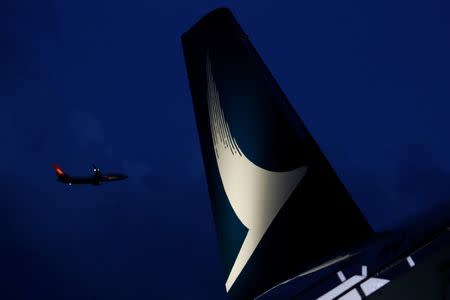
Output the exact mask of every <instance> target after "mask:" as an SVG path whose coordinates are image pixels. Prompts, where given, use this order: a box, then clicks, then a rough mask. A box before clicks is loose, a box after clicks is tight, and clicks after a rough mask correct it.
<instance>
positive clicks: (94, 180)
mask: <svg viewBox="0 0 450 300" xmlns="http://www.w3.org/2000/svg"><path fill="white" fill-rule="evenodd" d="M52 167H53V169H54V170H55V172H56V176H57V177H58V179H57V180H58V181H59V182H62V183H66V184H68V185H72V184H92V185H100V184H101V183H103V182H110V181H117V180H124V179H127V178H128V176H127V175H124V174H120V173H111V174H102V173H101V172H100V169H99V168H97V166H96V165H95V164H93V165H92V167H93V169H94V174H93V175H92V176H70V175H69V174H67V173H66V172H64V171H63V170H62V168H61V167H60V166H59V165H57V164H52Z"/></svg>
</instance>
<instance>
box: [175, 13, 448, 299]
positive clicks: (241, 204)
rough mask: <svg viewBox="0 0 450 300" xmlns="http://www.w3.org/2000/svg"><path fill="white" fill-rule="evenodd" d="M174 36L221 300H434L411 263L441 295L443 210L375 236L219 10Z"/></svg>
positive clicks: (237, 27)
mask: <svg viewBox="0 0 450 300" xmlns="http://www.w3.org/2000/svg"><path fill="white" fill-rule="evenodd" d="M181 40H182V46H183V52H184V58H185V63H186V69H187V75H188V79H189V86H190V91H191V95H192V100H193V106H194V112H195V116H196V123H197V129H198V133H199V137H200V145H201V151H202V155H203V162H204V167H205V174H206V179H207V183H208V191H209V196H210V199H211V203H212V205H211V207H212V210H213V215H214V221H215V227H216V232H217V236H218V242H219V249H220V251H221V257H222V260H223V264H224V278H225V291H224V292H225V293H226V294H227V295H228V297H229V298H230V299H233V300H249V299H321V300H329V299H346V300H348V299H363V298H366V297H372V296H374V297H377V298H375V299H399V298H401V296H400V297H399V295H402V292H401V291H402V287H403V291H404V292H405V295H406V294H408V295H412V296H413V297H411V298H409V299H413V298H414V299H436V298H430V295H431V293H426V292H425V293H423V294H421V293H418V292H414V290H413V291H412V292H410V291H408V292H407V291H406V290H405V289H409V290H411V289H414V286H412V287H411V286H408V284H405V283H403V284H401V282H407V279H403V278H404V277H405V276H406V277H408V276H410V277H412V278H414V285H415V287H417V286H420V282H421V281H420V278H421V277H420V274H421V273H417V272H424V271H420V270H423V269H426V268H425V267H424V268H422V269H421V268H419V267H420V266H419V265H420V264H422V265H423V266H435V265H439V268H438V267H436V268H434V269H433V268H432V267H429V268H428V270H440V271H435V272H434V273H433V272H432V271H430V272H431V275H432V276H435V277H432V276H431V275H430V274H428V275H429V276H425V277H428V278H439V279H440V280H436V281H433V280H428V281H433V282H434V284H429V285H428V288H429V289H434V292H433V293H434V294H433V295H435V294H436V295H437V294H439V295H444V294H443V293H445V291H447V293H448V291H450V288H449V287H450V280H448V279H445V278H443V276H449V275H448V274H450V264H448V263H445V261H450V252H448V251H447V252H445V251H444V258H442V257H441V256H437V257H436V254H435V253H441V252H442V250H439V249H441V247H442V245H447V246H448V245H450V233H449V230H448V226H449V225H450V209H449V207H447V208H443V209H439V210H438V212H433V213H431V212H430V213H429V214H427V215H426V216H424V217H423V218H422V219H416V220H414V221H411V224H404V225H402V227H400V228H392V230H390V231H388V232H377V231H375V230H374V229H373V227H372V226H371V224H370V223H369V222H368V221H367V219H366V217H365V216H364V214H363V213H362V212H361V211H360V209H359V207H358V205H357V203H356V202H355V201H354V200H353V199H352V198H351V196H350V194H349V193H348V192H347V190H346V188H345V186H344V185H343V183H342V182H341V181H340V180H339V178H338V176H337V175H336V173H335V172H334V170H333V169H332V167H331V165H330V163H329V162H328V161H327V159H326V158H325V156H324V154H323V153H322V151H321V150H320V148H319V146H318V144H317V143H316V142H315V140H314V139H313V137H312V136H311V134H310V133H309V131H308V130H307V128H306V126H305V125H304V124H303V122H302V120H301V119H300V117H299V116H298V114H297V113H296V111H295V109H294V108H293V107H292V106H291V104H290V103H289V101H288V99H287V97H286V96H285V94H284V93H283V92H282V90H281V89H280V87H279V86H278V84H277V82H276V81H275V79H274V78H273V76H272V74H271V73H270V71H269V70H268V68H267V67H266V65H265V64H264V63H263V61H262V59H261V58H260V56H259V55H258V54H257V52H256V50H255V49H254V48H253V45H252V44H251V42H250V41H249V38H248V36H247V34H245V32H244V31H243V30H242V28H241V27H240V25H239V24H238V22H237V21H236V20H235V18H234V16H233V15H232V13H231V12H230V10H229V9H227V8H219V9H216V10H214V11H212V12H210V13H209V14H208V15H206V16H205V17H203V18H202V19H201V20H200V21H198V22H197V23H196V24H195V25H194V26H193V27H192V28H190V29H189V30H188V31H187V32H185V33H184V34H183V35H182V38H181ZM440 251H441V252H440ZM445 253H446V255H445ZM445 258H446V259H445ZM439 259H441V260H439ZM442 261H443V262H442ZM439 262H441V263H439ZM416 265H417V266H418V267H416ZM442 270H443V271H442ZM411 274H413V275H414V274H415V276H412V275H411ZM446 274H447V275H446ZM396 279H398V280H399V282H400V283H399V285H400V287H397V284H396ZM441 283H442V284H441ZM424 288H425V287H424ZM392 289H393V290H394V291H391V292H390V290H392ZM416 289H417V288H416ZM384 291H386V292H384ZM399 291H400V292H399ZM383 293H384V294H383ZM399 293H400V294H399ZM389 295H391V296H389ZM392 295H394V296H392ZM420 295H424V297H423V298H419V297H420ZM389 297H392V298H389ZM439 299H440V298H439Z"/></svg>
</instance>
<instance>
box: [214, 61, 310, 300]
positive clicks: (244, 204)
mask: <svg viewBox="0 0 450 300" xmlns="http://www.w3.org/2000/svg"><path fill="white" fill-rule="evenodd" d="M206 60H207V61H206V76H207V98H208V112H209V122H210V127H211V135H212V140H213V144H214V151H215V155H216V160H217V165H218V168H219V173H220V177H221V179H222V184H223V187H224V190H225V193H226V195H227V197H228V200H229V201H230V204H231V207H232V208H233V210H234V212H235V214H236V216H237V217H238V218H239V220H240V221H241V222H242V224H244V226H245V227H246V228H247V229H248V232H247V235H246V237H245V239H244V242H243V244H242V246H241V248H240V251H239V253H238V255H237V257H236V260H235V261H234V264H233V266H232V268H231V271H230V274H229V275H228V278H227V281H226V284H225V286H226V290H227V292H228V291H229V290H230V288H231V287H232V286H233V284H234V283H235V281H236V279H237V278H238V276H239V274H240V273H241V272H242V270H243V269H244V267H245V265H246V264H247V262H248V261H249V259H250V257H251V256H252V254H253V252H254V251H255V249H256V247H257V246H258V244H259V243H260V241H261V239H262V238H263V236H264V234H265V232H266V231H267V229H268V228H269V226H270V224H271V223H272V221H273V220H274V219H275V217H276V216H277V214H278V212H279V211H280V209H281V208H282V207H283V205H284V204H285V203H286V201H287V199H288V198H289V196H290V195H291V194H292V192H293V191H294V189H295V187H296V186H297V185H298V184H299V182H300V181H301V180H302V178H303V176H304V175H305V172H306V169H307V167H299V168H296V169H294V170H292V171H287V172H272V171H269V170H265V169H263V168H261V167H259V166H257V165H255V164H254V163H253V162H251V161H250V160H249V159H248V158H247V157H246V156H245V154H244V153H243V152H242V150H241V148H240V147H239V145H238V144H237V142H236V140H235V138H234V137H233V135H232V133H231V132H230V128H229V126H228V122H227V120H226V119H225V116H224V112H223V110H222V107H221V105H220V98H219V93H218V91H217V87H216V83H215V82H214V77H213V74H212V70H211V61H210V59H209V56H207V59H206Z"/></svg>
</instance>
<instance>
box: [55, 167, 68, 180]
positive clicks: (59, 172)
mask: <svg viewBox="0 0 450 300" xmlns="http://www.w3.org/2000/svg"><path fill="white" fill-rule="evenodd" d="M52 167H53V169H54V170H55V173H56V176H58V177H59V178H64V177H68V176H69V174H67V173H66V172H64V171H63V169H61V167H60V166H59V165H57V164H52Z"/></svg>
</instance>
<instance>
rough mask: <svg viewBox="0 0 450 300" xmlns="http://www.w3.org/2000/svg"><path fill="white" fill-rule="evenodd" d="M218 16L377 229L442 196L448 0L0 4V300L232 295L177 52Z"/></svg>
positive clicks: (449, 150) (449, 83) (10, 0)
mask: <svg viewBox="0 0 450 300" xmlns="http://www.w3.org/2000/svg"><path fill="white" fill-rule="evenodd" d="M224 5H226V6H229V7H230V8H231V9H232V10H233V11H234V13H235V15H236V17H237V19H238V21H239V22H240V23H241V25H242V26H243V28H244V30H245V31H246V32H247V33H248V35H249V37H250V39H251V41H252V42H253V43H254V45H255V47H256V48H257V49H258V51H259V53H260V54H261V56H262V57H263V58H264V60H265V61H266V63H267V65H268V66H269V68H270V69H271V70H272V72H273V74H274V76H275V77H276V78H277V80H278V81H279V83H280V85H281V87H282V88H283V90H284V91H285V93H286V94H287V95H288V97H289V98H290V100H291V102H292V103H293V105H294V107H295V108H296V109H297V111H298V112H299V113H300V115H301V117H302V118H303V120H304V122H305V123H306V125H307V126H308V128H309V129H310V131H311V133H312V134H313V135H314V136H315V138H316V140H317V142H318V143H319V144H320V145H321V147H322V149H323V151H324V152H325V154H326V155H327V156H328V158H329V160H330V162H331V163H332V165H333V166H334V167H335V169H336V171H337V173H338V174H339V175H340V177H341V178H342V180H343V181H344V183H345V185H346V186H347V187H348V189H349V191H350V193H351V194H352V195H353V197H354V198H355V199H356V201H357V203H358V205H359V206H360V207H361V209H362V210H363V212H364V213H365V214H366V216H367V217H368V219H369V221H370V222H371V224H372V225H373V226H374V227H375V228H376V229H378V230H383V229H387V228H390V226H392V225H394V224H399V223H401V222H404V221H405V220H408V218H411V217H412V216H414V215H415V214H418V213H421V212H423V211H425V210H427V209H430V208H432V207H433V206H434V205H437V204H440V203H443V202H445V201H449V200H450V184H449V183H450V134H449V128H450V118H449V114H450V57H449V53H450V39H449V36H450V2H448V1H443V0H441V1H435V0H433V1H421V2H420V3H419V2H417V1H399V0H389V1H387V0H382V1H350V0H342V1H332V0H314V1H295V2H294V1H291V2H287V1H286V2H284V3H283V2H280V1H254V2H253V1H245V2H244V1H229V2H224V1H174V0H172V1H165V2H158V3H155V2H152V1H143V0H139V1H116V0H112V1H87V0H79V1H53V0H42V1H25V0H7V1H2V2H1V4H0V25H1V26H0V141H1V152H0V154H1V155H0V180H1V181H0V298H1V299H225V296H224V276H223V274H222V269H221V265H220V261H219V255H218V248H217V243H216V239H215V235H214V228H213V221H212V217H211V215H210V205H209V199H208V195H207V188H206V181H205V178H204V174H203V165H202V160H201V156H200V147H199V144H198V137H197V132H196V128H195V122H194V114H193V109H192V104H191V97H190V93H189V89H188V84H187V78H186V72H185V68H184V60H183V55H182V50H181V43H180V35H181V34H182V33H183V32H184V31H186V30H187V29H188V28H189V27H190V26H191V25H192V24H193V23H194V22H195V21H197V20H198V19H199V18H200V17H201V16H202V15H204V14H205V13H207V12H208V11H210V10H211V9H213V8H216V7H218V6H224ZM53 162H57V163H59V164H61V166H62V167H63V169H65V170H66V171H67V172H69V173H73V174H85V173H87V172H91V164H92V162H95V163H97V165H98V166H99V167H100V168H102V169H103V170H105V171H107V170H111V171H122V172H126V173H128V174H129V175H130V178H129V180H128V181H126V182H120V183H117V184H110V185H104V186H100V187H90V186H86V187H78V186H77V187H74V186H72V187H68V186H64V185H61V184H58V183H57V182H56V181H55V175H54V173H53V170H52V169H51V167H50V165H51V163H53Z"/></svg>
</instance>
